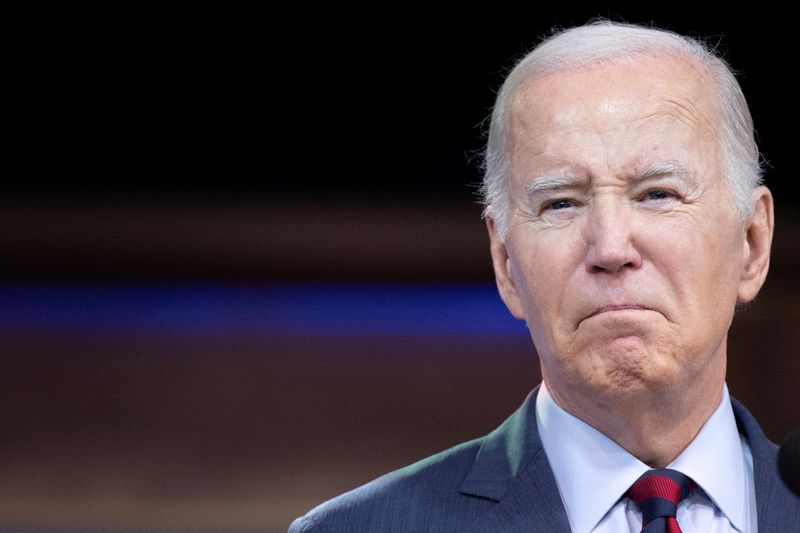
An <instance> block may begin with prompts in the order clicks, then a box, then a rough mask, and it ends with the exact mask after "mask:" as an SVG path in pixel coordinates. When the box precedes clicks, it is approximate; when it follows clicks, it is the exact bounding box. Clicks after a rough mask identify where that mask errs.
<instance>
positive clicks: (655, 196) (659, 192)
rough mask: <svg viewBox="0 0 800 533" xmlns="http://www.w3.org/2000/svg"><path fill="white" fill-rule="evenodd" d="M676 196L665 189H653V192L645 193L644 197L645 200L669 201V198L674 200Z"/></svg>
mask: <svg viewBox="0 0 800 533" xmlns="http://www.w3.org/2000/svg"><path fill="white" fill-rule="evenodd" d="M674 197H675V195H674V194H673V193H671V192H669V191H665V190H664V189H653V190H652V191H647V192H646V193H644V196H643V197H642V199H643V200H655V201H658V200H667V199H669V198H674Z"/></svg>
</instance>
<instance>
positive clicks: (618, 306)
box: [586, 304, 652, 318]
mask: <svg viewBox="0 0 800 533" xmlns="http://www.w3.org/2000/svg"><path fill="white" fill-rule="evenodd" d="M628 310H641V311H652V309H651V308H649V307H646V306H644V305H639V304H616V305H603V306H601V307H598V308H597V309H595V310H594V311H592V313H591V314H589V315H588V316H587V317H586V318H592V317H593V316H597V315H600V314H603V313H609V312H612V311H628Z"/></svg>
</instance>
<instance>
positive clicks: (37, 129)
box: [0, 5, 800, 532]
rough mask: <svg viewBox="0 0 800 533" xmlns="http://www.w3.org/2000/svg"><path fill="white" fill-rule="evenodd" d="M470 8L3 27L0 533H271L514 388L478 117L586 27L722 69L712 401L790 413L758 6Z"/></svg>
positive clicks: (767, 63) (788, 254)
mask: <svg viewBox="0 0 800 533" xmlns="http://www.w3.org/2000/svg"><path fill="white" fill-rule="evenodd" d="M39 9H41V10H44V8H43V7H41V8H39ZM475 9H476V10H475V11H469V10H467V9H466V8H462V9H459V10H452V11H450V12H447V13H433V12H431V11H429V10H427V9H422V8H419V9H414V10H411V9H410V8H408V7H407V6H397V5H381V6H372V7H363V8H361V9H358V10H355V9H353V10H350V11H348V10H346V9H342V8H338V7H337V8H335V9H334V8H331V7H328V8H320V9H318V8H314V7H311V6H307V7H298V8H289V9H283V8H282V9H281V10H278V9H277V8H272V9H270V8H264V9H262V10H260V11H248V10H237V9H235V8H229V9H226V10H224V11H220V10H219V9H208V10H199V9H197V8H192V9H188V8H187V9H186V10H185V11H182V10H179V9H172V10H169V11H167V10H165V9H162V8H152V9H146V10H145V9H142V8H139V7H138V6H137V7H133V6H131V7H128V8H122V7H117V8H115V9H114V10H113V11H112V10H108V9H106V10H103V9H100V10H96V9H92V10H89V9H85V10H80V9H76V8H74V7H71V8H69V9H59V10H57V11H47V12H44V11H37V12H30V13H24V14H23V13H19V14H16V13H14V14H9V16H8V18H7V19H6V26H8V31H7V37H6V39H5V40H6V43H7V45H6V49H7V55H6V61H5V68H4V71H5V73H6V74H5V80H6V82H5V84H4V85H5V86H6V87H7V89H6V90H7V91H9V89H10V91H9V92H7V93H6V94H7V97H6V98H5V106H4V107H5V113H4V115H5V116H6V117H8V118H6V119H5V120H4V123H5V129H6V132H7V134H6V139H7V140H6V141H5V150H4V152H5V155H4V163H5V167H6V170H5V171H4V172H3V174H4V175H5V176H6V177H5V178H4V179H3V180H2V186H1V190H2V194H1V195H0V228H2V229H1V230H0V254H2V259H3V260H2V261H0V421H1V422H0V428H2V431H1V432H0V529H2V530H14V531H231V532H234V531H235V532H244V531H268V532H271V531H285V529H286V527H287V526H288V524H289V522H290V521H291V519H292V518H293V517H295V516H297V515H299V514H302V513H303V512H305V511H306V510H308V509H309V508H310V507H312V506H314V505H316V504H317V503H319V502H321V501H323V500H325V499H327V498H330V497H332V496H334V495H335V494H338V493H340V492H342V491H344V490H348V489H350V488H353V487H355V486H357V485H359V484H361V483H364V482H366V481H368V480H369V479H372V478H373V477H375V476H377V475H380V474H382V473H385V472H387V471H389V470H392V469H395V468H398V467H400V466H403V465H405V464H408V463H410V462H413V461H415V460H417V459H420V458H422V457H424V456H426V455H429V454H431V453H433V452H436V451H439V450H441V449H444V448H446V447H449V446H451V445H454V444H456V443H458V442H461V441H464V440H467V439H471V438H474V437H478V436H480V435H482V434H484V433H486V432H488V431H490V430H491V429H493V428H494V427H495V426H497V425H498V424H499V423H500V422H501V421H502V420H503V419H504V418H505V417H506V416H507V415H508V414H510V413H511V412H512V411H513V410H514V409H515V408H516V407H517V406H518V405H519V404H520V403H521V402H522V400H523V399H524V397H525V395H526V394H527V392H528V391H529V390H530V389H531V388H532V387H533V386H534V385H536V384H537V383H538V380H539V373H538V362H537V359H536V355H535V352H534V351H533V348H532V346H531V343H530V340H529V338H528V336H527V332H526V330H525V328H524V327H523V326H522V324H520V323H518V322H516V321H515V320H513V319H512V318H511V317H510V315H508V312H507V311H506V310H505V308H504V306H503V304H502V302H501V301H500V299H499V297H498V296H497V294H496V291H495V288H494V282H493V277H492V272H491V264H490V258H489V252H488V239H487V237H486V235H485V229H484V227H483V223H482V221H481V219H480V212H481V208H480V206H479V205H478V204H477V196H476V191H477V184H478V182H479V181H480V171H479V162H480V158H479V156H478V153H479V151H480V150H481V148H482V146H483V134H484V132H485V128H486V126H487V124H486V123H485V122H484V120H485V119H486V117H487V116H488V114H489V112H490V109H491V106H492V103H493V100H494V94H495V90H496V89H497V88H498V86H499V84H500V83H501V81H502V78H503V76H504V73H505V72H507V70H508V69H509V68H510V67H511V66H513V62H514V59H516V58H518V57H520V55H521V54H523V53H524V52H525V51H526V50H528V49H530V48H531V47H532V46H533V45H534V44H535V43H536V42H537V39H538V37H539V36H541V35H542V34H544V33H547V32H548V30H549V29H550V28H552V27H556V26H571V25H574V24H580V23H583V22H585V21H586V20H588V19H589V18H591V17H592V16H597V15H602V16H607V17H611V18H615V19H618V18H620V17H623V18H624V19H626V20H628V21H631V22H651V21H652V22H655V23H656V24H657V25H660V26H663V27H667V28H669V29H673V30H676V31H678V32H682V33H688V34H690V35H695V36H705V37H709V38H710V40H711V42H714V43H716V42H719V46H720V48H721V49H722V50H723V51H724V54H725V56H726V57H728V59H729V61H730V62H731V64H732V65H733V67H734V69H736V70H737V71H738V72H739V73H740V76H741V83H742V85H743V87H744V90H745V94H746V95H747V97H748V100H749V102H750V105H751V108H752V112H753V115H754V118H755V123H756V128H757V131H758V136H759V142H760V146H761V148H762V151H763V153H764V156H765V158H766V160H767V161H768V163H769V164H768V168H767V183H768V185H769V186H770V187H771V188H772V190H773V192H774V194H775V197H776V202H777V212H776V219H777V231H776V235H775V243H774V252H773V258H772V267H771V273H770V277H769V279H768V281H767V284H766V286H765V288H764V289H763V291H762V294H761V295H760V296H759V298H758V300H757V301H756V302H755V303H754V304H753V305H751V306H749V307H748V308H747V309H744V310H743V311H741V312H740V313H738V314H737V317H736V318H735V325H734V328H733V330H732V334H731V338H730V342H729V344H730V372H729V378H728V383H729V386H730V389H731V392H732V394H733V395H735V396H736V397H738V398H739V399H741V400H742V401H744V403H745V404H746V405H748V407H749V408H750V409H751V410H752V411H753V412H754V413H755V414H756V416H757V417H758V418H759V420H760V421H761V422H762V424H763V427H764V429H765V430H766V432H767V433H768V435H769V436H770V437H771V438H772V439H773V440H775V441H778V442H780V441H781V440H782V439H783V438H784V436H785V435H786V434H787V433H788V431H789V429H790V428H792V427H793V426H795V425H796V424H798V423H799V422H800V396H799V395H798V393H797V383H798V378H800V362H798V357H797V356H796V351H797V348H796V346H798V344H800V332H798V327H797V324H798V323H799V321H800V316H798V315H800V311H798V306H797V305H796V301H797V298H798V295H800V285H798V283H797V279H796V278H797V276H796V272H797V270H798V267H800V250H798V247H797V246H796V245H795V242H796V240H797V239H798V237H800V212H798V202H797V201H796V194H795V192H796V186H795V183H794V182H795V179H794V176H793V173H792V171H791V169H792V168H793V167H792V164H793V163H792V162H791V161H792V160H793V159H792V158H793V156H792V155H791V151H790V150H791V149H792V148H790V146H793V145H795V144H796V142H797V134H796V133H795V132H794V129H793V126H792V125H793V124H796V123H797V118H798V117H797V106H796V105H795V93H796V91H795V87H794V85H793V83H792V82H791V81H790V76H789V72H790V70H789V68H790V65H789V64H787V62H788V61H790V59H789V58H792V57H794V56H793V54H794V53H795V52H796V44H795V42H794V35H793V32H794V28H791V27H790V26H789V23H788V17H785V16H782V14H781V13H767V12H764V11H757V12H752V11H749V12H746V13H741V12H718V13H708V14H703V13H696V12H692V13H691V14H688V15H687V14H686V13H684V12H679V11H678V10H673V11H672V12H665V11H664V9H663V8H662V9H659V10H656V9H645V8H635V9H629V8H624V7H619V8H616V10H614V9H602V10H599V9H597V8H596V7H595V8H594V9H592V10H587V9H581V8H577V7H576V8H565V9H554V8H550V9H542V8H536V9H534V8H529V9H525V10H520V8H519V7H514V8H513V9H512V8H511V7H508V6H506V7H502V6H494V5H493V6H492V7H489V6H484V8H483V9H481V10H480V12H478V11H477V8H475ZM698 253H702V251H698Z"/></svg>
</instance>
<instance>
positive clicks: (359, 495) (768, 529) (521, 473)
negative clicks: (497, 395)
mask: <svg viewBox="0 0 800 533" xmlns="http://www.w3.org/2000/svg"><path fill="white" fill-rule="evenodd" d="M536 392H537V390H536V389H534V391H533V392H531V393H530V394H529V395H528V397H527V398H526V400H525V402H524V403H523V404H522V406H521V407H520V408H519V409H518V410H517V411H515V412H514V414H512V415H511V416H510V417H509V418H508V419H507V420H506V421H505V422H504V423H503V424H502V425H501V426H500V427H498V428H497V429H495V430H494V431H493V432H491V433H489V434H488V435H486V436H485V437H482V438H479V439H475V440H473V441H470V442H466V443H464V444H461V445H459V446H456V447H454V448H451V449H449V450H446V451H444V452H441V453H439V454H437V455H434V456H431V457H429V458H427V459H424V460H422V461H420V462H418V463H416V464H413V465H411V466H408V467H406V468H403V469H401V470H397V471H395V472H392V473H389V474H386V475H385V476H383V477H380V478H378V479H376V480H374V481H372V482H370V483H368V484H366V485H364V486H362V487H359V488H357V489H355V490H353V491H350V492H348V493H346V494H343V495H341V496H339V497H337V498H334V499H333V500H330V501H328V502H326V503H323V504H322V505H320V506H319V507H316V508H315V509H313V510H311V511H310V512H309V513H308V514H306V515H305V516H303V517H300V518H298V519H297V520H295V521H294V522H293V523H292V525H291V526H290V527H289V533H301V532H303V533H309V532H314V533H324V532H329V533H335V532H347V533H361V532H364V533H367V532H369V533H374V532H379V533H393V532H403V533H408V532H414V533H417V532H431V533H434V532H435V533H440V532H442V533H443V532H449V533H455V532H458V533H478V532H490V531H491V532H498V531H502V532H525V533H534V532H542V533H545V532H546V533H558V532H569V531H570V529H569V522H568V521H567V515H566V511H565V510H564V506H563V504H562V502H561V497H560V496H559V493H558V488H557V487H556V481H555V478H554V477H553V472H552V470H551V469H550V464H549V463H548V460H547V457H546V456H545V453H544V449H543V448H542V442H541V439H540V438H539V432H538V429H537V426H536V408H535V404H536ZM731 403H732V404H733V412H734V415H735V417H736V423H737V425H738V428H739V432H740V433H741V434H742V435H744V436H745V437H746V439H747V441H748V443H749V445H750V450H751V452H752V454H753V474H754V482H755V488H756V507H757V515H758V531H759V533H772V532H775V533H777V532H780V533H786V532H789V531H798V532H800V498H798V497H797V496H795V495H794V494H792V493H791V492H790V491H789V489H788V488H786V485H784V483H783V481H781V479H780V477H779V475H778V471H777V447H776V446H775V445H774V444H773V443H772V442H770V441H769V440H768V439H767V437H766V436H765V435H764V433H763V432H762V431H761V428H760V427H759V426H758V423H757V422H756V420H755V418H753V415H751V414H750V413H749V412H748V411H747V409H745V408H744V406H742V405H741V404H740V403H739V402H737V401H736V400H731Z"/></svg>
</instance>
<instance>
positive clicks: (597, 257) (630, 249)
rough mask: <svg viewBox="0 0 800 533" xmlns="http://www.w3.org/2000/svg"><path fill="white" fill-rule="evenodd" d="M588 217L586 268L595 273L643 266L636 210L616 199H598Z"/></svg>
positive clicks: (586, 225)
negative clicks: (633, 211) (638, 241)
mask: <svg viewBox="0 0 800 533" xmlns="http://www.w3.org/2000/svg"><path fill="white" fill-rule="evenodd" d="M588 214H589V216H588V217H586V219H585V227H584V232H585V239H586V242H587V244H588V249H587V251H586V269H587V270H588V271H589V272H592V273H607V274H615V273H618V272H621V271H624V270H626V269H635V268H639V267H640V266H641V264H642V257H641V254H640V253H639V250H638V247H637V239H636V237H637V228H636V220H635V214H634V213H632V212H631V210H630V209H627V208H626V206H623V205H620V204H619V203H617V202H613V201H597V202H595V203H594V204H593V205H592V206H591V207H590V208H589V213H588Z"/></svg>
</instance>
